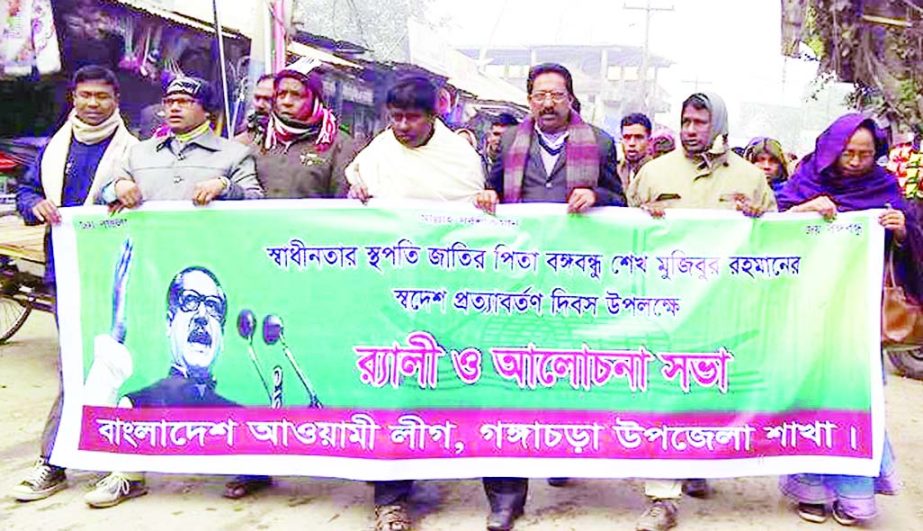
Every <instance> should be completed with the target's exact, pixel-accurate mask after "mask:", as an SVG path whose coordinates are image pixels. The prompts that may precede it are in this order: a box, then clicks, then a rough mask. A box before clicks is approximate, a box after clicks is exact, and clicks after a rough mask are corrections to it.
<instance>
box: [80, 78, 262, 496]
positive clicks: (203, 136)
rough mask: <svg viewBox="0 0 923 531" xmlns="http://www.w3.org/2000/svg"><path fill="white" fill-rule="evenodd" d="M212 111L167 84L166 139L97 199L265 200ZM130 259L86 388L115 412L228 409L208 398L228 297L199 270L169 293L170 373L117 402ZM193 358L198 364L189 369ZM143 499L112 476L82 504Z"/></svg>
mask: <svg viewBox="0 0 923 531" xmlns="http://www.w3.org/2000/svg"><path fill="white" fill-rule="evenodd" d="M213 105H214V91H213V90H212V88H211V85H210V84H209V83H208V82H207V81H205V80H202V79H198V78H177V79H175V80H174V81H173V82H172V83H170V84H169V85H168V86H167V89H166V92H165V94H164V108H165V109H166V111H167V124H168V125H169V126H170V131H171V132H170V135H168V136H167V137H166V138H151V139H149V140H146V141H144V142H142V143H140V144H138V145H137V146H136V147H135V148H134V149H132V150H131V151H130V152H129V154H128V157H127V160H126V161H125V163H124V166H123V168H122V171H121V172H120V173H118V174H117V175H116V176H115V178H114V180H113V181H112V182H111V183H109V184H108V185H107V186H106V187H105V188H103V189H102V191H101V193H100V196H101V198H102V199H103V200H104V201H105V202H107V203H109V205H110V208H111V209H114V210H121V209H123V208H135V207H137V206H140V205H141V203H142V201H160V200H164V201H176V200H186V201H189V200H191V201H192V202H193V203H195V204H196V205H207V204H208V203H210V202H211V201H213V200H216V199H259V198H261V197H262V196H263V191H262V189H261V188H260V185H259V183H258V182H257V180H256V175H255V173H256V169H255V165H254V162H253V157H252V156H251V155H250V153H249V150H248V148H246V147H245V146H243V145H241V144H238V143H236V142H233V141H230V140H227V139H224V138H220V137H218V136H216V135H215V134H214V132H212V130H211V126H210V124H209V119H208V113H209V112H210V111H212V110H213V109H214V107H213ZM132 253H133V246H132V244H131V242H130V241H129V242H126V243H125V246H124V248H123V250H122V254H121V258H120V261H119V265H118V267H117V269H116V282H115V287H114V292H115V293H114V297H113V301H114V302H115V304H114V306H115V307H114V308H113V327H112V334H111V338H108V337H106V336H100V337H98V338H97V342H96V345H94V347H95V349H94V350H95V353H96V355H97V362H100V363H101V364H100V365H99V366H98V367H99V368H98V369H96V367H97V362H94V364H93V368H91V371H90V373H89V375H88V376H87V390H88V391H90V390H93V391H92V394H91V395H90V396H91V397H95V399H94V400H95V401H96V402H99V403H100V404H101V405H116V404H118V405H119V406H120V407H133V406H141V405H142V404H145V405H155V404H160V405H167V404H169V403H172V402H175V401H176V399H177V396H186V398H187V399H189V400H192V401H194V402H195V401H197V402H199V405H203V406H204V405H217V404H219V403H220V404H231V403H230V402H228V401H226V400H224V399H223V398H221V397H220V396H218V395H214V394H212V393H211V392H209V393H208V394H206V391H209V390H213V389H214V384H213V383H209V377H210V373H209V372H208V370H209V369H210V367H211V364H212V363H213V362H214V360H215V358H216V357H217V354H218V352H219V351H220V344H221V340H220V337H221V334H220V333H219V332H221V330H223V326H224V318H225V316H224V311H225V309H224V306H225V300H226V299H225V296H224V292H223V291H222V290H221V287H220V285H219V284H218V281H217V279H216V278H215V276H214V275H213V274H212V273H211V272H210V271H208V270H204V269H199V268H191V269H189V270H185V271H183V272H181V273H180V274H179V275H177V278H176V279H174V282H173V284H171V288H170V291H169V294H168V295H169V297H171V298H170V299H169V300H170V301H171V304H169V305H168V309H167V314H168V321H169V328H170V330H171V339H173V340H174V341H172V342H171V344H172V345H173V347H174V348H173V360H174V363H173V368H174V369H175V371H171V373H170V375H169V376H168V377H167V378H166V379H164V380H162V381H161V382H159V383H158V384H157V385H155V386H154V387H152V388H148V389H145V390H142V391H139V392H138V393H136V394H133V395H129V396H127V397H122V398H119V397H118V390H119V388H120V387H121V382H123V381H124V380H125V379H127V378H128V377H129V376H130V375H131V372H132V370H131V367H132V363H131V356H130V355H126V354H127V351H125V350H124V347H123V346H122V343H123V342H124V338H125V329H124V322H125V321H124V311H125V300H124V297H125V294H126V292H125V286H126V282H127V278H128V277H127V274H128V267H129V264H130V263H131V257H132ZM186 282H197V284H196V286H199V289H198V290H190V293H186V292H185V291H183V292H179V289H180V287H183V286H185V283H186ZM180 299H182V300H180ZM193 307H194V308H195V309H193ZM180 309H181V310H182V311H179V310H180ZM196 311H199V312H200V313H201V312H202V311H206V313H207V317H206V316H198V317H196V318H194V319H192V321H190V322H186V321H184V322H185V324H186V326H185V327H182V326H177V327H174V321H175V320H176V318H177V316H181V317H183V316H186V314H187V313H194V312H196ZM187 317H188V316H187ZM187 321H188V319H187ZM177 322H178V321H177ZM219 322H220V329H219V327H218V323H219ZM192 325H195V326H192ZM190 327H191V328H190ZM174 332H175V334H174ZM119 347H121V348H119ZM118 354H121V355H118ZM187 354H188V356H187ZM197 358H198V359H200V361H199V362H193V363H190V361H191V360H194V359H197ZM106 361H108V363H106ZM94 369H95V370H94ZM190 375H194V376H198V380H196V381H195V384H194V386H193V387H195V388H197V389H198V390H199V392H200V394H199V396H198V399H197V400H195V399H194V397H193V396H192V395H188V393H186V392H185V391H184V390H189V389H191V388H190V387H189V383H190V382H192V380H189V377H190ZM194 379H195V378H194ZM100 382H103V383H106V384H107V385H102V384H101V383H100ZM177 393H178V394H177ZM187 395H188V396H187ZM187 401H188V400H187ZM146 493H147V486H146V485H145V483H144V476H143V474H139V473H123V472H113V473H112V474H110V475H108V476H106V477H105V478H103V479H102V480H101V481H100V482H99V483H97V485H96V488H95V489H94V490H93V491H91V492H89V493H87V495H86V496H85V497H84V499H85V501H86V502H87V504H88V505H90V506H91V507H97V508H102V507H112V506H114V505H117V504H119V503H121V502H122V501H124V500H127V499H130V498H134V497H137V496H141V495H143V494H146Z"/></svg>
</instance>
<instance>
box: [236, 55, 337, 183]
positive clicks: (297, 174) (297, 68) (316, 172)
mask: <svg viewBox="0 0 923 531" xmlns="http://www.w3.org/2000/svg"><path fill="white" fill-rule="evenodd" d="M319 65H320V63H318V62H316V61H308V60H306V59H300V60H298V61H296V62H295V63H293V64H291V65H290V66H288V67H287V68H286V69H285V70H282V71H280V72H279V73H278V74H276V79H275V101H274V103H273V110H272V114H271V115H270V116H269V122H268V123H267V125H266V131H265V134H264V135H262V138H261V139H260V141H259V142H258V144H257V145H254V146H253V150H254V154H255V157H256V167H257V175H258V177H259V180H260V184H262V186H263V189H264V190H265V191H266V197H267V198H270V199H300V198H331V197H345V196H346V193H347V191H348V185H347V184H346V175H345V170H346V165H347V164H349V163H350V162H351V161H352V159H353V156H354V155H355V151H354V147H353V142H352V140H351V139H350V137H349V135H347V134H346V133H344V132H343V131H341V130H340V128H339V124H338V121H337V118H336V116H334V114H333V112H332V111H331V110H330V109H328V108H327V107H326V105H325V104H324V84H323V80H322V78H321V74H320V73H319V72H318V70H317V67H318V66H319Z"/></svg>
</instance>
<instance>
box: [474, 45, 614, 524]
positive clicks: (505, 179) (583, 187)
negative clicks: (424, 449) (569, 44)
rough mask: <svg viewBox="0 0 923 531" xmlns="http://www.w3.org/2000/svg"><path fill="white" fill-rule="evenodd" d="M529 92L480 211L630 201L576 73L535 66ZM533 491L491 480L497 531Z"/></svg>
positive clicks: (521, 482) (580, 208)
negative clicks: (584, 105) (586, 114)
mask: <svg viewBox="0 0 923 531" xmlns="http://www.w3.org/2000/svg"><path fill="white" fill-rule="evenodd" d="M526 91H527V92H528V94H529V109H530V115H529V117H528V118H526V120H524V121H523V122H522V123H521V124H520V125H519V126H518V127H511V128H510V129H509V130H508V131H506V133H504V134H503V136H502V138H501V140H500V154H499V155H498V156H497V158H496V159H495V161H494V163H493V165H492V166H491V168H490V174H489V176H488V179H487V185H486V190H484V191H482V192H481V193H479V194H478V196H477V198H476V201H475V202H476V204H477V206H478V208H481V209H482V210H484V211H486V212H494V211H495V210H496V206H497V204H498V203H500V202H501V201H502V202H503V203H566V204H567V212H568V213H572V214H579V213H583V212H587V211H588V210H589V209H590V208H592V207H594V206H624V205H625V195H624V193H623V191H622V185H621V182H620V181H619V179H618V176H617V174H616V166H617V164H618V160H617V154H616V146H615V142H614V141H613V139H612V137H610V136H609V135H608V134H606V133H605V132H604V131H602V130H600V129H597V128H596V127H593V126H592V125H589V124H587V123H585V122H584V121H583V119H582V118H581V117H580V113H579V111H578V110H577V109H576V108H575V106H579V104H578V103H577V100H576V97H575V95H574V81H573V78H572V77H571V73H570V71H568V70H567V68H565V67H564V66H562V65H559V64H556V63H544V64H540V65H537V66H534V67H532V69H531V70H530V71H529V77H528V79H527V81H526ZM566 483H567V479H566V478H552V479H550V480H549V484H551V485H552V486H558V487H559V486H564V485H565V484H566ZM528 488H529V481H528V479H525V478H492V479H491V480H490V482H487V481H485V483H484V489H485V491H486V492H487V498H488V501H489V502H490V507H491V514H490V517H489V518H488V525H487V528H488V529H489V530H491V531H508V530H510V529H512V528H513V522H514V521H515V520H516V518H518V517H519V516H521V515H522V514H523V511H524V508H525V502H526V495H527V493H528Z"/></svg>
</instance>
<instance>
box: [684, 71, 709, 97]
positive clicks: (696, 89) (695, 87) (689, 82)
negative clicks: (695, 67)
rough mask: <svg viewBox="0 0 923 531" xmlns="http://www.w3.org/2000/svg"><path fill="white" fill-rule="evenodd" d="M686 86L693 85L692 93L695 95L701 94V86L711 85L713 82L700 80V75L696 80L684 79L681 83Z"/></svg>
mask: <svg viewBox="0 0 923 531" xmlns="http://www.w3.org/2000/svg"><path fill="white" fill-rule="evenodd" d="M680 83H682V84H684V85H692V93H693V94H695V93H697V92H699V85H711V84H712V83H711V81H702V80H701V79H699V74H696V75H695V79H684V80H683V81H680Z"/></svg>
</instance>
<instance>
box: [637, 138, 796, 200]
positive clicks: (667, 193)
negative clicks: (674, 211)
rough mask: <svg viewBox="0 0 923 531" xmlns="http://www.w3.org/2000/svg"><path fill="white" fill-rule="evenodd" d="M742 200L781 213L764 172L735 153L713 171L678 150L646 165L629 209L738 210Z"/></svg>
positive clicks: (729, 153) (730, 154)
mask: <svg viewBox="0 0 923 531" xmlns="http://www.w3.org/2000/svg"><path fill="white" fill-rule="evenodd" d="M738 198H746V199H749V200H750V202H751V203H752V204H753V205H754V206H757V207H760V208H761V209H763V210H764V211H766V212H775V211H776V210H778V209H777V208H776V198H775V195H774V194H773V193H772V189H771V188H770V187H769V184H767V183H766V176H765V175H764V174H763V172H762V171H761V170H760V169H759V168H757V167H756V166H754V165H752V164H750V163H749V162H747V161H746V160H744V159H743V158H741V157H739V156H738V155H736V154H734V153H733V152H728V154H727V159H726V161H724V162H723V163H719V164H718V165H717V166H716V167H715V168H714V169H713V170H711V171H709V170H708V169H707V168H703V167H702V166H699V165H697V164H696V162H695V161H693V160H691V159H689V158H687V157H686V155H685V153H684V151H683V150H682V149H677V150H674V151H672V152H670V153H667V154H666V155H663V156H662V157H659V158H656V159H654V160H652V161H650V162H648V163H647V164H645V165H644V166H642V167H641V170H640V171H639V172H638V174H637V175H636V176H635V178H634V179H633V180H632V182H631V185H630V186H629V188H628V206H633V207H638V206H641V205H654V206H659V207H662V208H702V209H705V208H708V209H729V210H730V209H734V208H736V206H737V205H736V203H737V201H736V200H737V199H738Z"/></svg>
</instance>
